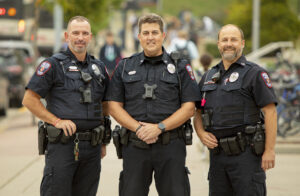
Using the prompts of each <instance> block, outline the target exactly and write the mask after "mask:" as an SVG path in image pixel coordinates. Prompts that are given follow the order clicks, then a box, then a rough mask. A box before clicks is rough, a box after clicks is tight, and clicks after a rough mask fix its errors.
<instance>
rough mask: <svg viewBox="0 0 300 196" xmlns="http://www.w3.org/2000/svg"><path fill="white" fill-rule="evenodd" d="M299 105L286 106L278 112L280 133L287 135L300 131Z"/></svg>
mask: <svg viewBox="0 0 300 196" xmlns="http://www.w3.org/2000/svg"><path fill="white" fill-rule="evenodd" d="M299 113H300V112H299V109H298V107H293V106H290V107H286V108H283V109H282V110H281V111H280V112H279V113H278V132H277V133H278V135H279V136H281V137H287V136H292V135H295V134H296V133H298V132H299V131H300V119H299Z"/></svg>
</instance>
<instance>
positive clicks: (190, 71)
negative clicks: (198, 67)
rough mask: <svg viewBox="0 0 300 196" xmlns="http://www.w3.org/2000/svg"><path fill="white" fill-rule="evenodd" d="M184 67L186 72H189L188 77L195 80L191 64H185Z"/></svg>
mask: <svg viewBox="0 0 300 196" xmlns="http://www.w3.org/2000/svg"><path fill="white" fill-rule="evenodd" d="M185 69H186V70H187V72H188V73H189V75H190V78H191V79H192V80H195V75H194V72H193V68H192V66H191V65H190V64H187V65H186V66H185Z"/></svg>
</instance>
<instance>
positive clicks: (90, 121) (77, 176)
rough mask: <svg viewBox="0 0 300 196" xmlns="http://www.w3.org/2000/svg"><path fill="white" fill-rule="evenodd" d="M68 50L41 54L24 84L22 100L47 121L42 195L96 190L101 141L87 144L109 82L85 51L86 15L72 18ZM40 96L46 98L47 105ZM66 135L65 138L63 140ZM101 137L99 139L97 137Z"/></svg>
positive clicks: (99, 117) (100, 114) (103, 109)
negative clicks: (30, 75)
mask: <svg viewBox="0 0 300 196" xmlns="http://www.w3.org/2000/svg"><path fill="white" fill-rule="evenodd" d="M65 39H66V41H67V42H68V49H67V51H66V52H63V53H58V54H55V55H53V56H52V57H50V58H47V59H46V60H44V61H43V62H42V63H41V64H40V65H39V66H38V68H37V70H36V72H35V73H34V75H33V76H32V78H31V80H30V82H29V83H28V85H27V87H26V93H25V96H24V99H23V105H24V106H26V107H27V108H28V109H29V110H30V111H31V112H32V113H33V114H34V115H36V116H37V117H38V118H40V119H41V120H43V121H45V122H46V124H47V134H48V140H49V142H48V146H47V150H46V157H45V162H46V163H45V168H44V176H43V180H42V183H41V190H40V191H41V195H44V196H46V195H47V196H50V195H53V196H54V195H55V196H60V195H61V196H67V195H69V196H71V195H72V196H75V195H78V196H82V195H89V196H92V195H96V192H97V189H98V184H99V179H100V169H101V168H100V167H101V165H100V160H101V157H104V156H105V154H106V147H105V145H102V147H101V145H98V143H97V144H94V145H91V138H92V136H93V135H92V134H91V133H92V132H93V131H97V130H100V127H101V124H102V123H103V114H104V115H105V114H107V104H106V106H105V105H104V104H102V103H101V102H102V101H103V100H104V94H105V92H106V88H107V85H108V75H107V73H106V72H105V66H104V65H103V63H102V62H100V61H99V60H96V59H95V58H94V57H93V56H91V55H89V54H88V53H87V47H88V44H89V42H90V41H91V39H92V33H91V26H90V23H89V20H88V19H87V18H85V17H82V16H75V17H73V18H71V19H70V21H69V23H68V27H67V32H65ZM40 98H46V101H47V107H46V108H45V107H44V106H43V104H42V103H41V101H40ZM63 138H64V140H63ZM99 143H101V142H99Z"/></svg>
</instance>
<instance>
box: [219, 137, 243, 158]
mask: <svg viewBox="0 0 300 196" xmlns="http://www.w3.org/2000/svg"><path fill="white" fill-rule="evenodd" d="M220 146H221V147H222V149H223V150H224V152H225V154H226V155H238V154H240V153H241V152H242V150H241V149H240V146H239V143H238V141H237V136H233V137H226V138H221V139H220Z"/></svg>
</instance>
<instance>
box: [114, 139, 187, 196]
mask: <svg viewBox="0 0 300 196" xmlns="http://www.w3.org/2000/svg"><path fill="white" fill-rule="evenodd" d="M185 157H186V147H185V144H184V141H183V140H182V139H175V140H171V141H170V143H169V144H168V145H162V144H161V143H156V144H152V145H151V147H150V149H141V148H137V147H135V146H134V145H133V144H132V142H129V144H128V146H127V147H126V146H123V171H122V172H121V174H120V184H119V195H120V196H147V195H148V193H149V186H150V184H151V182H152V175H153V171H154V179H155V185H156V189H157V191H158V194H159V195H160V196H189V195H190V185H189V179H188V175H187V168H186V167H185Z"/></svg>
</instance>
